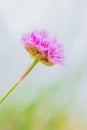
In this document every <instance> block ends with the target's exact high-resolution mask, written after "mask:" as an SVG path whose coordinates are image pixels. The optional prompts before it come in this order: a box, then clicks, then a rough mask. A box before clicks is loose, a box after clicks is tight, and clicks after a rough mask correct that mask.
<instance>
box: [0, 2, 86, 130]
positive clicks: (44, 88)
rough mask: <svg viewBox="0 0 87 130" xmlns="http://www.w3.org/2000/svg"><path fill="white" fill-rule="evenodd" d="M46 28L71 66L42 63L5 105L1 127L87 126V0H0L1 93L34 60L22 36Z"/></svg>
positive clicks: (55, 129) (71, 129) (53, 129)
mask: <svg viewBox="0 0 87 130" xmlns="http://www.w3.org/2000/svg"><path fill="white" fill-rule="evenodd" d="M33 29H38V30H41V29H46V30H47V31H48V32H49V33H50V34H51V35H52V36H56V37H57V38H58V39H59V41H60V42H62V43H63V45H64V49H65V57H66V58H65V67H61V66H58V65H55V66H52V67H47V66H45V65H42V64H41V63H39V64H38V65H37V66H36V67H35V68H34V69H33V71H32V72H31V73H30V75H28V76H27V78H26V79H25V80H24V81H23V83H21V84H20V85H19V87H18V88H17V89H15V91H14V92H13V93H11V95H10V96H9V97H8V98H7V99H6V100H5V101H4V102H3V104H1V105H0V130H87V1H86V0H61V1H59V0H36V1H35V0H7V1H6V0H0V98H1V97H2V96H3V94H4V93H5V92H6V91H7V90H8V89H9V88H10V86H12V85H13V84H14V82H15V81H17V79H18V78H19V77H20V75H21V74H22V73H23V72H24V70H25V69H26V68H27V66H29V64H31V62H32V61H33V60H32V59H31V57H30V56H29V54H28V53H27V51H26V50H25V49H24V47H23V45H22V44H21V41H20V39H21V37H22V35H23V34H24V33H26V32H31V31H32V30H33Z"/></svg>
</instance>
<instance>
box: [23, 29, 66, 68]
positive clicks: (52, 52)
mask: <svg viewBox="0 0 87 130" xmlns="http://www.w3.org/2000/svg"><path fill="white" fill-rule="evenodd" d="M22 42H23V43H24V46H25V48H26V49H27V51H28V52H29V53H30V54H31V56H32V57H34V58H36V59H37V60H39V61H41V62H42V63H44V64H46V65H48V66H51V65H54V64H56V63H57V64H60V65H64V49H63V45H62V44H61V43H60V42H59V41H57V39H56V38H51V36H50V35H49V34H48V33H47V32H46V31H45V30H42V31H37V30H35V31H33V32H31V33H26V34H25V35H24V36H23V37H22Z"/></svg>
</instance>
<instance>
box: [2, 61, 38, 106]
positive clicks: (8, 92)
mask: <svg viewBox="0 0 87 130" xmlns="http://www.w3.org/2000/svg"><path fill="white" fill-rule="evenodd" d="M37 63H38V61H37V60H36V59H35V60H34V61H33V63H32V64H31V65H30V66H29V67H28V68H27V70H26V71H25V72H24V73H23V74H22V76H21V77H20V78H19V80H18V81H17V82H16V83H15V84H14V85H13V86H12V87H11V88H10V89H9V90H8V91H7V92H6V93H5V94H4V96H3V97H2V98H1V99H0V104H2V103H3V101H4V100H5V99H6V98H7V97H8V96H9V94H10V93H11V92H12V91H13V90H14V89H15V88H16V87H17V86H18V85H19V84H20V83H21V82H22V81H23V80H24V79H25V77H26V76H27V75H28V74H29V73H30V71H31V70H32V69H33V68H34V67H35V65H36V64H37Z"/></svg>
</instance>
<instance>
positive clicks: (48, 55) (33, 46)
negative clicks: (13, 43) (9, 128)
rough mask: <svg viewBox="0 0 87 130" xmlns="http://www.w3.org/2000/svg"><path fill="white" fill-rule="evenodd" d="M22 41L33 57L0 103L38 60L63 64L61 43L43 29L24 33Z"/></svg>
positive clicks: (46, 63)
mask: <svg viewBox="0 0 87 130" xmlns="http://www.w3.org/2000/svg"><path fill="white" fill-rule="evenodd" d="M22 42H23V43H24V46H25V48H26V49H27V51H28V52H29V53H30V55H31V56H32V57H33V58H35V59H34V61H33V63H32V64H31V65H30V66H29V67H28V68H27V69H26V71H25V72H24V73H23V74H22V75H21V77H20V78H19V80H18V81H17V82H16V83H15V84H14V85H13V86H12V87H11V88H10V89H9V90H8V91H7V92H6V93H5V95H4V96H3V97H2V98H1V99H0V104H1V103H2V102H3V101H4V100H5V99H6V98H7V97H8V96H9V94H10V93H11V92H12V91H13V90H14V89H15V88H16V87H17V86H18V85H19V84H20V83H21V82H22V81H23V80H24V79H25V77H26V76H27V75H28V74H29V73H30V71H31V70H32V69H33V68H34V67H35V66H36V64H37V63H38V62H39V61H40V62H42V63H43V64H45V65H48V66H52V65H54V64H60V65H64V49H63V45H62V44H61V43H60V42H59V41H57V39H56V38H51V36H50V35H49V34H48V33H47V32H46V31H45V30H42V31H37V30H35V31H33V32H31V33H26V34H25V35H24V36H23V37H22Z"/></svg>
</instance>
